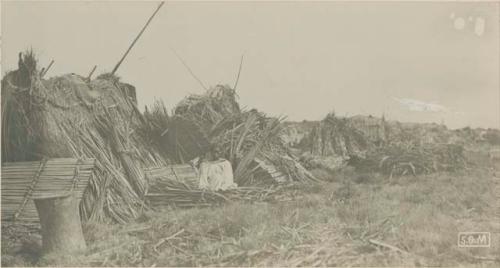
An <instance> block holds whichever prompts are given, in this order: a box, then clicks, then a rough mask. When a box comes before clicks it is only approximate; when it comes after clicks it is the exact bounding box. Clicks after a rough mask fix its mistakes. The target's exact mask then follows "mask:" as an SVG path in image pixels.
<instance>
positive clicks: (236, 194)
mask: <svg viewBox="0 0 500 268" xmlns="http://www.w3.org/2000/svg"><path fill="white" fill-rule="evenodd" d="M291 187H293V185H275V186H268V187H238V188H235V189H230V190H225V191H218V192H214V191H207V190H200V189H197V188H196V187H193V186H191V185H189V184H187V183H184V182H180V181H175V180H158V181H156V182H155V183H154V185H150V188H149V190H148V193H147V194H146V195H145V198H146V203H147V204H148V205H149V206H150V207H152V208H162V207H168V206H175V207H180V208H189V207H205V206H213V205H218V204H223V203H228V202H235V201H243V202H264V201H286V200H291V198H290V197H289V195H290V194H289V193H287V189H290V188H291Z"/></svg>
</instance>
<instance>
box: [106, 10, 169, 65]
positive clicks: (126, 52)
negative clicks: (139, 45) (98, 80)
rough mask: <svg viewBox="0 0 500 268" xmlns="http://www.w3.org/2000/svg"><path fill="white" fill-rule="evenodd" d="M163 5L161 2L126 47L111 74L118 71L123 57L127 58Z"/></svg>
mask: <svg viewBox="0 0 500 268" xmlns="http://www.w3.org/2000/svg"><path fill="white" fill-rule="evenodd" d="M163 4H165V2H161V3H160V4H159V5H158V7H157V8H156V10H155V12H154V13H153V15H151V17H149V19H148V21H147V22H146V24H145V25H144V27H142V30H141V31H140V32H139V34H138V35H137V36H136V37H135V39H134V41H132V44H130V46H129V47H128V49H127V51H125V54H123V56H122V58H121V59H120V61H119V62H118V63H117V64H116V66H115V68H113V71H112V72H111V74H115V72H116V70H118V67H120V65H121V64H122V62H123V60H124V59H125V57H127V55H128V53H129V52H130V50H131V49H132V47H133V46H134V45H135V43H136V42H137V40H139V37H141V35H142V33H143V32H144V30H146V28H147V27H148V25H149V23H150V22H151V20H153V18H154V16H155V15H156V13H158V11H159V10H160V8H161V7H162V6H163Z"/></svg>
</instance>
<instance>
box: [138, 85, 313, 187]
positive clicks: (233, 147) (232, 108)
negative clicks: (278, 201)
mask: <svg viewBox="0 0 500 268" xmlns="http://www.w3.org/2000/svg"><path fill="white" fill-rule="evenodd" d="M145 118H146V119H147V120H146V121H147V122H148V124H149V130H148V131H147V132H148V133H155V134H154V135H155V137H152V140H153V143H154V144H157V146H158V148H162V150H163V151H165V152H167V151H168V152H170V153H171V157H170V159H173V160H174V161H176V162H177V163H185V162H187V161H189V160H191V159H193V158H195V157H197V156H199V155H201V154H203V153H204V152H206V151H207V150H208V148H215V150H216V151H218V153H219V156H220V157H223V158H225V159H228V160H229V161H230V162H231V163H232V166H233V169H234V170H235V172H234V174H235V181H236V183H238V185H240V186H248V185H256V184H262V182H264V181H267V182H270V181H269V180H266V179H265V178H264V177H266V176H264V175H263V174H262V173H265V172H263V170H262V167H259V164H258V163H257V162H256V159H257V158H258V159H263V160H265V162H267V163H269V164H270V165H274V166H276V168H277V169H278V170H279V171H280V172H282V173H283V174H284V176H286V177H287V178H288V180H290V181H301V182H311V181H315V180H316V179H315V178H314V176H313V175H312V174H310V173H308V172H307V170H305V168H303V167H302V166H301V165H300V164H299V163H298V161H297V160H296V159H294V158H293V156H292V155H291V154H290V152H289V148H288V147H287V145H285V144H284V142H283V141H282V140H281V137H280V131H282V121H283V118H271V117H267V116H266V115H265V114H263V113H260V112H258V111H256V110H251V111H241V110H240V108H239V105H238V103H237V101H236V94H235V92H234V90H233V89H231V88H228V87H225V86H217V87H214V88H211V89H209V90H208V91H207V92H205V94H203V95H192V96H189V97H187V98H186V99H184V100H183V101H181V103H179V104H178V105H177V107H176V108H175V109H174V113H173V115H171V116H170V115H168V113H167V111H166V109H165V108H164V105H163V104H161V103H157V104H155V105H154V106H153V107H151V108H148V109H147V112H146V113H145ZM267 182H266V183H265V184H268V183H267ZM271 183H272V182H271Z"/></svg>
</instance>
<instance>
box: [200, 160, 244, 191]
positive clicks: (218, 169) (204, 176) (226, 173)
mask: <svg viewBox="0 0 500 268" xmlns="http://www.w3.org/2000/svg"><path fill="white" fill-rule="evenodd" d="M236 187H238V185H236V183H234V179H233V168H232V166H231V163H230V162H229V161H227V160H225V159H219V160H217V161H212V162H202V163H201V165H200V189H206V190H212V191H218V190H228V189H234V188H236Z"/></svg>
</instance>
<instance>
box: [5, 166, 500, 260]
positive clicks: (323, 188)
mask: <svg viewBox="0 0 500 268" xmlns="http://www.w3.org/2000/svg"><path fill="white" fill-rule="evenodd" d="M313 172H314V173H315V174H316V175H317V176H320V177H322V178H324V179H326V180H327V182H325V183H324V184H320V185H314V186H307V187H301V188H299V189H295V190H294V191H296V192H295V193H294V196H295V198H294V199H293V200H291V201H286V202H275V203H231V204H227V205H223V206H218V207H212V208H193V209H185V210H179V209H173V208H170V209H166V210H164V211H156V212H153V211H150V212H145V213H144V215H143V216H141V217H140V218H139V219H138V220H137V221H136V222H134V223H130V224H127V225H90V224H87V225H85V226H84V233H85V236H86V239H87V244H88V250H87V251H86V252H84V253H82V254H80V255H77V256H45V257H43V258H38V257H37V254H38V250H39V247H40V245H39V244H40V237H39V236H38V235H36V234H35V235H33V236H31V237H27V236H23V237H18V238H17V240H16V239H9V240H8V241H9V242H7V239H4V238H5V236H7V238H8V236H9V235H11V236H13V237H14V236H15V234H16V232H8V229H7V228H8V227H4V230H2V234H3V235H4V238H2V265H3V266H10V265H19V266H20V265H42V266H44V265H64V266H75V265H91V266H199V265H204V266H453V267H456V266H471V265H478V266H486V267H499V266H500V246H499V245H500V233H499V230H500V226H499V224H500V223H499V222H500V221H499V220H498V212H499V211H498V209H499V206H498V196H499V194H500V192H499V191H498V189H500V188H499V186H500V179H497V178H495V172H497V173H496V174H497V175H496V176H497V177H498V171H495V170H494V169H492V168H491V167H489V166H487V165H484V166H476V167H474V168H472V169H469V170H464V171H462V172H460V173H437V174H432V175H422V176H416V177H415V176H405V177H400V178H392V179H389V178H387V177H386V176H382V175H376V174H375V175H374V174H360V173H357V172H355V171H353V170H350V169H347V170H344V171H342V172H337V173H328V172H325V171H321V170H315V171H313ZM463 231H486V232H491V247H489V248H459V247H458V246H457V240H458V239H457V235H458V232H463ZM35 233H36V232H35Z"/></svg>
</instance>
